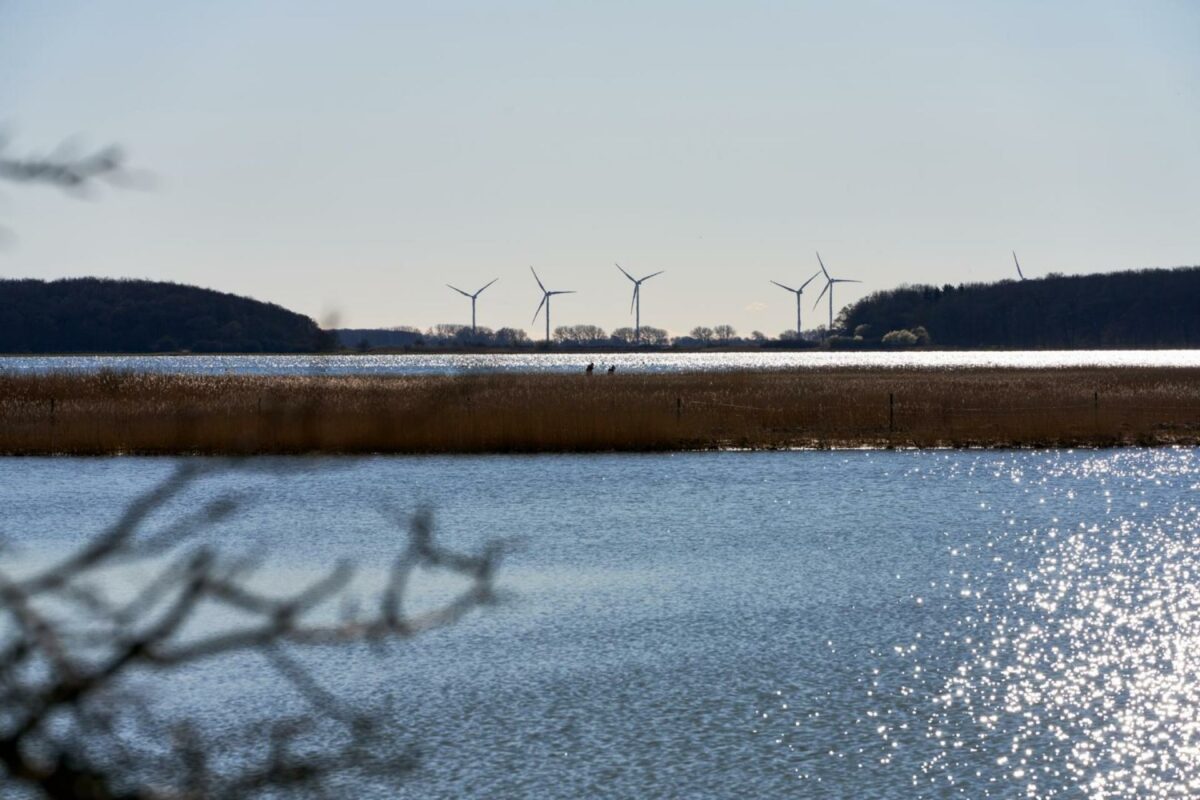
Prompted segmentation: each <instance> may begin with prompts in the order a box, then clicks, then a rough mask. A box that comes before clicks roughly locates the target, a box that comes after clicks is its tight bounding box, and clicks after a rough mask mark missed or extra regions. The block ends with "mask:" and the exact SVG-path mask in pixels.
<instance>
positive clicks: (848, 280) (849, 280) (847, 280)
mask: <svg viewBox="0 0 1200 800" xmlns="http://www.w3.org/2000/svg"><path fill="white" fill-rule="evenodd" d="M830 283H862V281H856V280H854V279H853V278H832V279H831V280H830Z"/></svg>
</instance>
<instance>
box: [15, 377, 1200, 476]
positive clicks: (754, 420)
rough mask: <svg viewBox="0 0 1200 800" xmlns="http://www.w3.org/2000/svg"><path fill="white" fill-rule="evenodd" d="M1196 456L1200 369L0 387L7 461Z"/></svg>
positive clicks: (20, 380)
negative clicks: (1095, 451)
mask: <svg viewBox="0 0 1200 800" xmlns="http://www.w3.org/2000/svg"><path fill="white" fill-rule="evenodd" d="M1197 444H1200V369H1196V368H1150V367H1127V368H1119V369H1112V368H1105V369H1100V368H1079V369H1040V370H1039V369H1009V368H991V369H987V368H979V369H960V370H952V371H947V370H927V369H874V368H829V369H808V370H803V371H794V370H789V371H783V370H777V371H740V372H722V373H665V374H663V373H659V374H645V373H643V374H617V375H605V374H596V375H592V376H586V375H583V374H573V375H561V374H538V375H530V374H477V375H462V376H422V377H414V376H267V377H264V376H237V375H219V376H213V375H164V374H125V373H99V374H81V375H69V374H45V375H27V376H14V375H3V376H0V453H4V454H8V455H47V454H67V455H111V454H152V455H179V454H211V455H259V454H300V453H327V454H339V453H344V454H353V453H487V452H497V453H548V452H554V453H561V452H606V451H671V450H705V449H722V448H726V449H783V448H834V447H872V448H887V447H897V448H906V447H989V448H990V447H1110V446H1130V445H1197Z"/></svg>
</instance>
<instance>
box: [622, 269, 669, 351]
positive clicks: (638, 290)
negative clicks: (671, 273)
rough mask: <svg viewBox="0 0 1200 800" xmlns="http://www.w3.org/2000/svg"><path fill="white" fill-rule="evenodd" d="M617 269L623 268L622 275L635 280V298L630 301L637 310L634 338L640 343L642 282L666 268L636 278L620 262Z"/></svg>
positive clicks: (634, 309)
mask: <svg viewBox="0 0 1200 800" xmlns="http://www.w3.org/2000/svg"><path fill="white" fill-rule="evenodd" d="M617 269H619V270H621V274H622V275H624V276H625V277H626V278H629V280H631V281H633V300H632V301H630V303H629V310H630V311H633V312H635V316H634V318H633V319H634V323H633V340H634V341H635V342H639V343H640V342H641V341H642V284H643V283H645V282H646V281H648V280H650V279H651V278H653V277H654V276H655V275H662V274H663V273H664V272H666V270H665V269H660V270H659V271H658V272H654V273H651V274H650V275H647V276H646V277H644V278H635V277H633V276H632V275H630V274H629V273H628V272H626V271H625V268H624V267H622V266H621V265H620V264H617Z"/></svg>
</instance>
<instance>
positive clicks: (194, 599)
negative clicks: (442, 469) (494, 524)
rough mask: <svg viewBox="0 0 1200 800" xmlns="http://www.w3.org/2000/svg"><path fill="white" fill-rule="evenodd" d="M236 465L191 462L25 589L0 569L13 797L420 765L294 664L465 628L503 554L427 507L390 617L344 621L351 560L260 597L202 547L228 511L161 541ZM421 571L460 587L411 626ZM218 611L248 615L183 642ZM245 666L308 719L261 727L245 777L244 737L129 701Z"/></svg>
mask: <svg viewBox="0 0 1200 800" xmlns="http://www.w3.org/2000/svg"><path fill="white" fill-rule="evenodd" d="M226 468H228V465H222V464H220V463H216V462H188V463H187V464H185V465H184V466H181V467H179V468H178V469H177V470H176V471H175V473H174V474H173V475H171V476H170V477H169V478H168V479H167V480H165V481H163V482H162V483H161V484H159V485H158V486H156V487H154V488H153V489H152V490H151V491H149V492H147V493H146V494H144V495H143V496H141V497H139V498H137V499H136V500H135V501H134V502H133V503H131V504H130V505H129V506H128V507H127V508H126V509H125V511H124V513H122V514H121V516H120V517H119V518H118V520H117V521H116V522H114V523H113V524H112V525H111V526H109V527H108V528H107V529H105V530H103V531H101V532H100V533H99V534H98V535H97V536H95V537H93V538H91V539H90V540H89V541H88V542H87V543H86V544H85V545H83V546H81V547H80V548H78V549H77V550H76V551H74V552H72V553H70V554H68V555H67V556H65V557H63V558H62V559H60V560H58V561H57V562H55V563H53V564H52V565H50V566H49V567H45V568H43V569H40V570H38V571H36V572H34V573H33V574H31V575H28V576H25V577H15V576H12V575H8V574H4V573H0V790H2V789H3V788H4V786H5V785H11V786H14V787H18V786H19V787H21V788H23V789H25V790H27V791H31V792H34V793H35V794H36V793H40V794H41V796H44V797H48V798H60V797H63V798H65V797H88V798H94V799H95V800H111V799H112V798H138V800H148V799H149V798H200V797H204V798H208V797H231V798H232V797H239V798H240V797H247V796H253V795H255V794H261V793H270V792H277V791H280V790H285V791H286V792H287V793H288V794H289V796H292V795H295V794H297V793H299V794H311V795H314V796H321V795H322V794H323V791H324V788H325V787H326V786H327V782H328V781H329V780H330V779H331V778H333V777H335V776H337V775H338V774H341V773H345V772H347V771H363V772H371V773H379V774H384V775H398V774H401V773H403V772H404V771H406V770H408V769H410V768H411V767H412V765H413V763H414V754H413V752H412V751H411V750H410V749H407V748H401V749H400V751H399V752H397V751H396V750H395V747H394V746H391V743H390V742H389V741H387V739H386V738H384V737H382V736H381V735H380V727H379V725H378V724H377V720H375V719H373V718H372V716H371V715H370V714H369V713H368V714H364V713H358V712H355V711H352V710H351V709H349V708H347V707H345V706H344V705H343V704H342V703H341V701H340V700H339V699H338V698H337V697H336V695H334V694H333V693H331V692H329V691H328V690H326V689H325V688H324V687H322V686H321V685H320V682H319V681H318V680H317V678H316V677H315V676H314V675H313V674H312V673H311V672H310V671H309V670H308V669H307V668H306V667H305V666H304V663H303V661H302V660H301V659H299V658H297V657H296V656H295V655H294V654H293V651H296V650H298V649H303V648H306V647H311V646H330V645H347V644H353V643H362V642H366V643H371V644H379V643H381V642H386V641H390V640H402V639H406V638H409V637H412V636H415V635H417V634H419V633H421V632H424V631H428V630H432V629H434V628H438V627H441V626H445V625H449V624H452V623H454V622H456V621H457V620H459V619H460V618H461V617H462V616H463V615H464V614H466V613H468V612H470V611H471V610H473V609H475V608H478V607H479V606H481V605H483V604H486V603H490V602H492V601H493V600H494V598H495V594H494V591H493V577H494V572H495V568H496V566H497V564H498V562H499V559H500V557H501V555H502V553H503V548H502V547H500V546H497V545H493V546H489V547H486V548H484V550H483V551H482V552H481V553H479V554H463V553H457V552H453V551H450V550H447V549H445V548H443V547H441V546H440V545H438V544H437V543H436V542H435V538H434V535H433V517H432V515H431V514H430V513H429V512H428V511H422V512H420V513H418V514H416V515H414V516H413V517H412V518H411V519H409V520H407V526H408V530H407V544H406V546H405V547H404V549H403V550H402V551H401V552H400V554H399V555H398V556H397V557H396V559H395V561H394V562H393V565H392V567H391V569H390V571H389V573H388V575H387V580H386V584H385V586H384V587H383V589H382V590H380V592H379V597H378V601H377V602H376V603H374V605H373V607H374V608H375V609H376V610H375V611H374V612H372V613H370V614H366V615H362V614H360V613H359V612H358V611H355V612H353V613H343V614H342V615H340V616H337V615H336V614H334V613H333V611H334V610H336V608H337V607H338V606H339V605H340V606H343V607H346V606H348V605H350V604H351V603H352V602H353V598H352V597H351V595H350V594H349V587H350V584H351V581H352V580H353V578H354V577H355V570H354V569H353V567H352V566H351V565H350V564H349V563H338V564H336V565H335V566H334V567H332V568H331V569H330V570H328V571H327V572H326V573H325V574H324V575H322V576H320V577H318V578H317V579H315V580H313V581H312V582H310V583H309V584H308V585H306V586H302V587H300V588H299V589H297V590H295V591H293V592H291V593H289V594H285V595H281V596H275V595H271V594H268V593H264V592H262V591H260V590H258V589H255V588H254V587H252V586H251V585H250V584H249V583H248V579H249V576H250V574H251V572H252V570H251V569H250V567H251V566H252V564H250V563H248V562H247V561H245V560H244V559H243V560H240V561H239V560H235V559H225V558H223V557H222V556H221V555H220V554H219V552H218V551H217V550H215V549H212V548H211V546H199V545H198V544H197V543H196V541H197V538H198V537H197V534H199V533H200V532H202V531H203V530H205V529H207V527H208V526H209V525H211V524H212V523H214V522H216V521H219V520H222V519H225V518H226V517H228V516H229V514H230V513H232V511H233V509H234V508H235V504H234V502H233V500H232V498H230V497H226V496H222V497H220V498H218V499H217V500H216V501H213V502H212V503H209V504H207V505H205V506H204V507H202V508H201V509H200V510H199V511H196V512H192V513H186V514H181V515H179V516H177V517H176V518H175V519H174V520H172V521H170V522H168V523H167V524H165V526H162V527H160V528H159V529H157V530H153V531H151V530H148V529H149V528H150V527H151V526H150V520H151V518H152V517H154V516H155V514H157V513H159V512H161V511H162V510H163V509H164V507H165V506H166V505H167V504H168V503H170V502H172V501H173V500H175V499H177V498H179V497H180V495H181V493H183V492H184V491H185V490H186V489H188V488H189V487H191V486H192V485H194V484H195V483H196V482H197V481H198V480H199V479H200V478H202V477H204V476H205V475H208V474H210V473H212V472H214V471H217V470H220V469H226ZM152 559H159V560H158V561H153V560H152ZM135 562H137V563H142V564H146V563H149V564H151V565H152V566H153V567H154V569H155V574H154V575H153V576H152V577H150V578H149V579H146V580H144V581H143V582H142V583H141V585H140V586H138V587H136V588H135V590H134V591H132V597H131V598H129V599H126V600H124V601H120V602H118V601H117V600H114V599H113V598H111V597H109V596H107V595H106V593H105V592H104V591H103V590H102V588H100V585H101V584H102V582H103V581H102V579H101V577H102V576H101V574H102V573H103V572H104V571H106V570H113V569H119V568H121V567H122V566H128V565H130V564H132V563H135ZM420 570H438V571H445V572H449V573H451V574H454V575H456V576H458V577H460V578H462V579H463V587H464V588H462V589H461V590H460V591H459V592H458V593H457V594H455V595H454V596H452V597H451V598H450V599H448V600H447V601H445V602H443V603H442V604H440V605H438V606H436V607H433V608H431V609H428V610H424V611H422V612H420V613H415V614H412V613H406V612H405V609H404V596H405V594H406V592H407V590H408V585H409V581H410V578H411V576H412V575H413V574H414V573H416V572H417V571H420ZM207 607H211V608H214V609H221V608H224V609H227V610H230V611H234V612H236V613H237V617H238V619H239V620H240V623H239V624H237V625H235V626H234V627H233V628H232V629H224V630H221V631H219V632H215V633H204V634H195V633H190V634H189V633H188V632H187V631H185V628H187V626H188V623H189V622H191V621H192V620H194V619H196V618H197V617H198V615H200V614H201V610H202V609H203V608H207ZM330 619H333V620H334V621H328V620H330ZM240 653H248V654H257V655H258V656H260V657H262V658H264V659H265V661H266V663H267V665H268V666H269V667H270V668H271V669H272V670H273V671H274V672H275V673H276V674H277V675H278V676H279V677H280V679H281V680H282V681H283V682H285V683H286V684H287V685H290V686H291V687H292V688H293V689H294V690H295V691H296V692H297V694H298V696H299V697H300V698H301V699H303V701H304V702H305V703H306V704H307V705H308V706H309V708H310V709H311V712H312V713H311V714H310V715H308V716H306V717H305V718H303V719H287V720H281V719H275V720H268V721H265V722H263V723H262V724H260V725H256V726H255V727H254V728H253V729H250V730H248V731H247V738H248V740H249V741H248V743H247V744H246V747H245V751H246V752H244V753H241V754H236V755H237V759H238V760H237V763H238V764H239V765H240V766H239V767H238V768H237V769H232V770H231V769H230V768H229V758H230V755H231V754H230V753H229V743H230V742H231V738H230V737H228V736H222V743H220V744H219V743H218V742H215V741H213V740H211V739H210V738H208V737H206V736H205V734H204V733H203V732H202V731H201V730H200V729H199V728H198V727H197V726H196V725H193V724H190V723H188V722H186V721H185V722H178V721H171V720H168V719H161V718H159V717H158V716H157V715H156V714H155V712H154V711H153V710H152V709H151V704H150V703H147V702H144V701H143V698H139V697H137V696H136V695H135V694H134V695H131V694H130V689H129V687H130V686H131V685H136V679H137V677H138V676H139V675H149V674H154V673H162V672H164V671H170V670H173V669H176V668H179V667H181V666H183V665H187V664H191V663H194V662H197V661H201V660H212V659H222V658H228V657H231V656H233V655H235V654H240ZM317 723H320V724H325V725H335V726H338V727H339V728H340V729H341V731H342V735H341V736H340V737H338V738H339V739H340V740H341V741H342V743H341V744H339V745H337V746H333V747H320V748H317V747H314V746H313V742H312V738H313V732H314V724H317ZM263 731H267V733H266V734H263ZM235 738H236V737H235ZM218 765H220V766H218ZM0 793H2V792H0Z"/></svg>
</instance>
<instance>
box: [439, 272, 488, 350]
mask: <svg viewBox="0 0 1200 800" xmlns="http://www.w3.org/2000/svg"><path fill="white" fill-rule="evenodd" d="M498 280H500V279H499V278H492V280H490V281H488V283H487V284H486V285H485V286H484V287H483V289H486V288H487V287H488V286H491V285H492V284H493V283H495V282H496V281H498ZM446 285H447V286H450V284H448V283H447V284H446ZM450 288H451V289H453V290H454V291H456V292H458V293H459V294H461V295H462V296H463V297H469V298H471V335H472V336H474V335H475V300H476V299H477V298H478V297H479V295H481V294H483V289H480V290H479V291H478V292H476V293H475V294H471V293H470V292H464V291H463V290H462V289H460V288H458V287H457V286H450Z"/></svg>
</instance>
